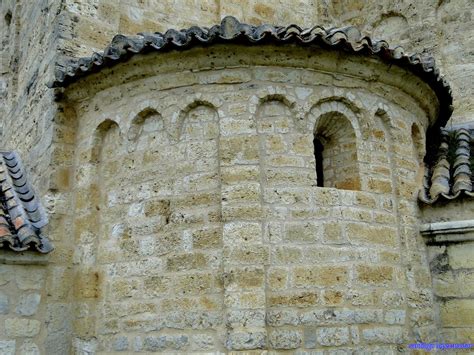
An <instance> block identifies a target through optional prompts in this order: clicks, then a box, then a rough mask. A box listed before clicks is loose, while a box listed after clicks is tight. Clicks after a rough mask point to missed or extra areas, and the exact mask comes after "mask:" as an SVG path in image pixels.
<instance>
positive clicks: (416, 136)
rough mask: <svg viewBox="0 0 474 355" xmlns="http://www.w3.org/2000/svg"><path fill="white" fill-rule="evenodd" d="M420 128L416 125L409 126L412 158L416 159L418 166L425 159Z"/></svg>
mask: <svg viewBox="0 0 474 355" xmlns="http://www.w3.org/2000/svg"><path fill="white" fill-rule="evenodd" d="M421 132H422V131H421V130H420V127H418V125H417V124H416V123H413V124H412V125H411V138H412V143H413V151H414V156H415V157H416V159H417V161H418V163H419V164H422V163H423V158H424V157H425V143H424V138H423V134H422V133H421Z"/></svg>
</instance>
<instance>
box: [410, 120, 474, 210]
mask: <svg viewBox="0 0 474 355" xmlns="http://www.w3.org/2000/svg"><path fill="white" fill-rule="evenodd" d="M473 133H474V132H473V131H472V130H470V129H467V128H459V129H456V130H447V129H442V130H441V142H440V145H439V148H438V151H437V154H436V158H435V160H434V164H433V165H432V166H431V167H429V168H428V169H426V173H425V177H424V180H423V187H422V189H421V190H420V194H419V199H420V201H422V202H424V203H427V204H433V203H435V202H436V201H438V200H442V199H444V200H453V199H455V198H458V197H462V196H467V197H474V191H473V186H474V170H473V168H474V151H472V150H471V147H472V144H471V142H474V139H473V138H474V134H473Z"/></svg>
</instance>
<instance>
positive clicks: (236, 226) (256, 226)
mask: <svg viewBox="0 0 474 355" xmlns="http://www.w3.org/2000/svg"><path fill="white" fill-rule="evenodd" d="M223 233H224V234H223V235H224V242H225V244H226V245H235V246H238V245H242V244H253V243H261V242H262V225H261V224H260V223H256V222H230V223H226V224H225V225H224V232H223Z"/></svg>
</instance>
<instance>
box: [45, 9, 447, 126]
mask: <svg viewBox="0 0 474 355" xmlns="http://www.w3.org/2000/svg"><path fill="white" fill-rule="evenodd" d="M216 43H238V44H243V45H252V44H266V43H276V44H284V43H294V44H299V45H317V46H320V47H326V48H331V49H337V50H344V51H348V52H352V53H358V54H362V55H367V56H377V57H379V58H380V59H382V60H383V61H386V62H389V63H393V64H396V65H398V66H400V67H403V68H406V69H408V70H410V71H411V72H413V73H414V74H415V75H417V76H419V77H420V78H421V79H423V80H424V81H425V82H426V83H428V85H429V86H430V87H431V88H432V89H433V90H434V92H435V93H436V95H437V96H438V99H439V102H440V113H439V119H438V123H437V124H438V126H444V125H445V124H446V122H447V121H448V119H449V117H450V116H451V113H452V101H453V100H452V96H451V89H450V87H449V85H448V84H447V83H446V81H445V80H444V78H443V77H442V76H441V75H440V73H439V70H438V68H437V67H436V65H435V61H434V59H433V58H432V57H426V56H421V55H420V54H413V55H410V54H407V53H405V51H404V50H403V48H401V47H395V48H390V47H389V45H388V43H387V42H385V41H373V40H372V39H370V38H369V37H367V36H362V35H361V33H360V32H359V30H358V29H357V28H355V27H351V26H349V27H342V28H330V29H325V28H323V27H321V26H314V27H311V28H306V29H302V28H301V27H299V26H297V25H289V26H286V27H282V26H273V25H266V24H265V25H261V26H252V25H249V24H245V23H240V22H239V21H238V20H237V19H235V18H234V17H231V16H228V17H225V18H224V19H223V20H222V22H221V24H220V25H215V26H212V27H211V28H206V27H197V26H193V27H190V28H188V29H182V30H175V29H170V30H168V31H166V32H165V33H164V34H163V33H159V32H155V33H151V34H149V33H141V34H139V35H138V36H135V37H128V36H124V35H116V36H115V37H114V38H113V39H112V42H111V43H110V45H108V46H107V47H106V48H105V50H104V52H102V53H94V54H93V55H92V56H91V57H87V58H80V59H71V60H69V61H68V62H67V63H66V65H65V66H59V65H58V66H57V68H56V72H55V77H56V79H55V81H54V82H53V83H52V84H51V86H52V87H65V86H67V85H68V84H70V83H72V82H74V81H76V80H77V79H79V78H80V77H83V76H86V75H88V74H89V73H93V72H97V71H100V70H101V69H102V68H104V67H110V66H113V65H115V64H117V63H119V62H121V61H125V60H127V59H129V58H130V57H132V56H133V55H134V54H137V53H147V52H151V51H160V52H164V51H169V50H173V49H179V50H184V49H188V48H191V47H193V46H197V45H211V44H216Z"/></svg>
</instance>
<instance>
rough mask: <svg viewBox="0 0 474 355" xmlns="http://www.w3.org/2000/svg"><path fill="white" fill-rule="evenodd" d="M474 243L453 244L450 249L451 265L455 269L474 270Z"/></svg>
mask: <svg viewBox="0 0 474 355" xmlns="http://www.w3.org/2000/svg"><path fill="white" fill-rule="evenodd" d="M473 255H474V243H462V244H452V245H450V246H449V247H448V257H449V265H450V266H451V268H453V269H474V258H473Z"/></svg>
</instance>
